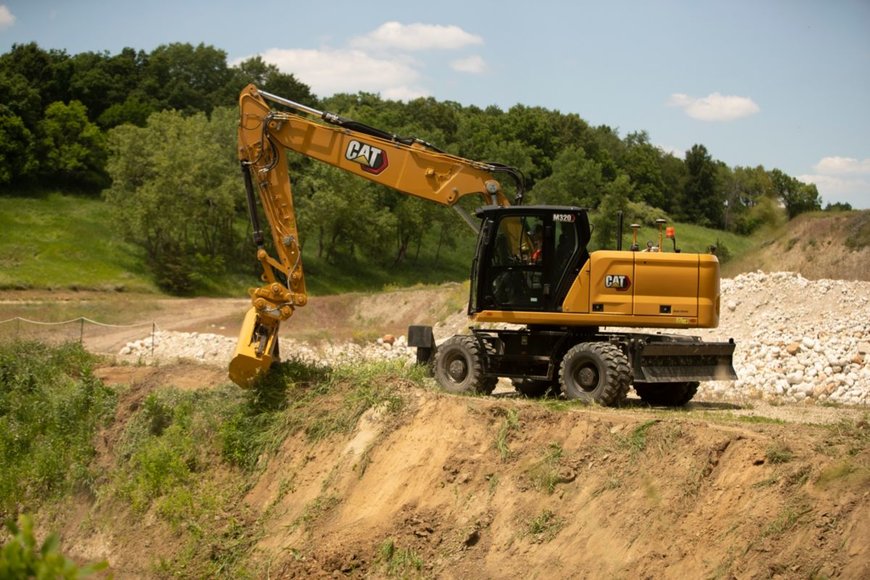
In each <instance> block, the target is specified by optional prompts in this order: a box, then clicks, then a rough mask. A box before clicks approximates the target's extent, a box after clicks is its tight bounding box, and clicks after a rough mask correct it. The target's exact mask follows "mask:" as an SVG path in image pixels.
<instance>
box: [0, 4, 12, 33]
mask: <svg viewBox="0 0 870 580" xmlns="http://www.w3.org/2000/svg"><path fill="white" fill-rule="evenodd" d="M13 24H15V15H14V14H12V11H10V10H9V8H8V7H7V6H6V5H5V4H0V30H3V29H4V28H9V27H10V26H12V25H13Z"/></svg>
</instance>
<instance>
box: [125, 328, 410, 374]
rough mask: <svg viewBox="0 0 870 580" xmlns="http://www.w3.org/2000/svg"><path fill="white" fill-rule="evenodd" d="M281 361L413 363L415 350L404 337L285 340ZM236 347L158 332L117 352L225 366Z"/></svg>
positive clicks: (228, 341)
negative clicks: (315, 341)
mask: <svg viewBox="0 0 870 580" xmlns="http://www.w3.org/2000/svg"><path fill="white" fill-rule="evenodd" d="M279 344H280V349H281V357H282V358H290V357H293V358H296V359H298V360H301V361H303V362H307V363H309V364H318V365H330V366H337V365H344V364H353V363H358V362H360V361H376V360H393V359H402V360H409V361H410V360H413V359H415V358H416V349H412V348H408V346H407V342H406V339H405V337H404V336H399V337H391V336H385V337H383V338H379V339H377V341H376V342H371V343H368V344H364V345H363V344H357V343H354V342H343V343H336V344H333V343H324V344H321V345H310V344H307V343H304V342H298V341H295V340H293V339H289V338H283V337H282V338H281V339H280V341H279ZM235 348H236V339H235V338H230V337H227V336H222V335H219V334H210V333H199V332H173V331H162V330H159V331H157V332H155V333H154V334H153V335H150V336H148V337H146V338H142V339H140V340H136V341H133V342H129V343H127V344H126V345H124V347H123V348H122V349H121V350H120V351H119V352H118V357H119V358H120V359H121V360H124V361H129V362H138V363H145V364H149V363H153V362H157V361H179V360H185V361H195V362H201V363H205V364H213V365H218V366H225V365H228V364H229V361H230V359H231V358H232V357H233V353H234V351H235Z"/></svg>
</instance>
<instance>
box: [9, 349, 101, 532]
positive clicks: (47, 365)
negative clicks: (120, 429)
mask: <svg viewBox="0 0 870 580" xmlns="http://www.w3.org/2000/svg"><path fill="white" fill-rule="evenodd" d="M93 362H94V359H93V358H92V356H91V355H89V354H88V353H87V352H85V351H84V350H83V348H82V347H81V345H79V344H78V343H69V344H65V345H62V346H59V347H49V346H46V345H43V344H40V343H37V342H13V343H8V344H2V345H0V474H2V477H0V516H3V517H4V519H5V518H8V517H10V516H12V515H13V514H15V513H16V512H17V511H18V510H20V509H22V508H23V509H30V508H32V507H35V506H36V505H38V504H39V502H40V501H41V500H43V499H48V498H52V497H56V496H60V495H63V494H65V493H67V492H69V491H70V490H71V489H73V488H74V487H76V486H84V487H88V486H90V485H91V484H92V482H93V480H94V474H93V472H92V471H91V469H90V465H89V464H90V461H91V459H92V458H93V457H94V455H95V450H94V445H93V441H94V437H95V434H96V431H97V429H99V427H100V426H101V425H103V424H105V423H106V422H107V421H108V420H110V418H111V417H112V416H113V412H114V408H115V400H116V398H115V394H114V392H113V391H111V390H110V389H108V388H106V387H105V386H103V384H102V383H101V382H100V381H99V380H98V379H96V378H95V377H94V376H93V374H92V368H93Z"/></svg>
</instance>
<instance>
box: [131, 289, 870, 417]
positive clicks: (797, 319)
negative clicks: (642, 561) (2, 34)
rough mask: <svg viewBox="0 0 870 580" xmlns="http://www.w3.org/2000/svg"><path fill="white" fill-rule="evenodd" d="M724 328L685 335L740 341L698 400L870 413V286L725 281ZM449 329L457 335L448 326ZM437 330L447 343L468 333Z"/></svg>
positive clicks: (208, 356) (206, 339) (188, 354)
mask: <svg viewBox="0 0 870 580" xmlns="http://www.w3.org/2000/svg"><path fill="white" fill-rule="evenodd" d="M721 287H722V309H721V310H722V312H721V319H720V324H719V328H716V329H707V330H692V331H685V332H684V334H695V335H700V336H702V337H703V338H704V339H705V340H727V339H728V338H734V340H735V342H736V343H737V349H736V351H735V353H734V367H735V369H736V370H737V374H738V376H739V379H738V380H736V381H716V382H707V383H703V384H702V385H701V387H700V389H699V390H698V395H697V396H696V399H698V400H704V399H708V400H727V401H746V400H751V399H763V400H767V401H771V402H782V403H804V404H813V403H823V402H836V403H843V404H852V405H870V282H856V281H846V280H817V281H810V280H807V279H806V278H803V277H802V276H801V275H800V274H794V273H790V272H775V273H763V272H752V273H748V274H742V275H740V276H737V277H736V278H733V279H723V280H722V286H721ZM446 326H451V325H449V324H448V325H446ZM456 326H457V327H456V329H455V330H453V331H450V330H451V329H450V328H446V327H445V328H444V329H439V330H441V332H442V333H443V332H446V331H450V332H448V335H449V334H453V333H458V332H463V329H464V327H466V326H467V324H466V323H465V322H464V319H463V321H462V323H461V324H460V323H456ZM235 344H236V339H235V338H230V337H226V336H221V335H217V334H208V333H185V332H170V331H158V332H156V333H155V334H154V336H153V341H152V337H151V336H148V337H146V338H143V339H141V340H137V341H135V342H131V343H129V344H127V345H126V346H124V348H122V349H121V351H120V353H119V357H120V358H121V359H124V360H130V361H139V362H144V363H148V362H152V361H156V360H164V361H165V360H179V359H187V360H194V361H199V362H203V363H208V364H216V365H227V364H228V362H229V360H230V358H231V357H232V355H233V351H234V349H235ZM281 355H282V357H283V358H288V357H290V356H293V357H296V358H298V359H300V360H303V361H306V362H309V363H313V364H327V365H333V366H334V365H341V364H354V363H358V362H360V361H374V360H393V359H401V360H404V361H409V362H410V361H412V360H414V359H415V356H416V353H415V349H413V348H409V347H408V346H407V342H406V339H405V337H404V336H399V337H395V338H394V337H391V336H385V337H383V338H380V339H378V340H377V341H375V342H370V343H367V344H358V343H354V342H342V343H324V344H321V345H311V344H307V343H301V342H297V341H294V340H292V339H289V338H282V339H281Z"/></svg>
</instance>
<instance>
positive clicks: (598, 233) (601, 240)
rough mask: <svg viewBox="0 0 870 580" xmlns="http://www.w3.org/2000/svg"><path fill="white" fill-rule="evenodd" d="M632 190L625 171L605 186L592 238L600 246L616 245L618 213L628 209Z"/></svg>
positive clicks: (595, 218)
mask: <svg viewBox="0 0 870 580" xmlns="http://www.w3.org/2000/svg"><path fill="white" fill-rule="evenodd" d="M632 192H633V189H632V185H631V179H630V178H629V177H628V175H626V174H624V173H623V174H621V175H618V176H617V177H616V179H614V180H613V181H611V182H609V183H608V184H607V185H606V186H605V187H604V197H603V198H602V199H601V204H600V205H599V206H598V211H597V212H596V213H595V217H594V221H593V223H594V224H595V229H594V231H593V232H592V239H593V241H594V242H595V244H596V245H597V246H598V247H599V248H612V247H615V245H616V244H615V241H616V214H617V212H620V211H621V212H625V211H626V209H627V208H628V204H629V199H630V198H631V195H632Z"/></svg>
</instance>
